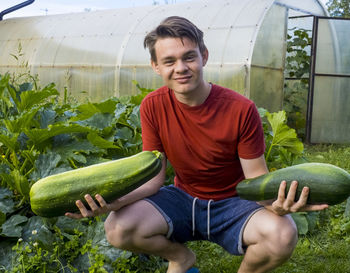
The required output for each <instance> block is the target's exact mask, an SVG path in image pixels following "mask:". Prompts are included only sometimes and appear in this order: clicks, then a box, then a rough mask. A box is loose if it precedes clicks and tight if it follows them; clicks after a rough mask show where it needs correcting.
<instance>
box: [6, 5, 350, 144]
mask: <svg viewBox="0 0 350 273" xmlns="http://www.w3.org/2000/svg"><path fill="white" fill-rule="evenodd" d="M171 15H181V16H184V17H187V18H189V19H190V20H192V21H193V22H194V23H195V24H196V25H198V27H199V28H201V29H202V30H203V32H204V37H205V43H206V45H207V47H208V49H209V61H208V63H207V65H206V67H205V77H206V79H207V80H208V81H211V82H214V83H217V84H220V85H223V86H226V87H229V88H232V89H234V90H236V91H238V92H240V93H241V94H244V95H245V96H247V97H249V98H251V99H252V100H253V101H254V102H255V103H256V104H257V106H258V107H264V108H266V109H268V110H269V111H277V110H280V109H282V108H283V98H284V86H285V84H286V82H287V81H293V80H295V81H298V80H299V79H293V78H290V77H286V73H285V65H286V56H287V55H288V54H287V34H288V33H290V30H293V29H296V28H302V29H305V30H307V31H310V35H311V34H312V31H313V32H314V33H315V32H316V27H315V26H314V25H316V24H315V22H316V19H315V18H317V29H318V35H317V40H316V38H315V37H316V36H315V35H314V34H313V38H315V39H314V40H313V42H314V47H313V50H314V51H313V52H315V54H314V55H313V59H312V62H311V70H312V71H310V72H311V73H309V75H307V77H308V78H310V84H311V85H310V92H309V94H308V107H307V109H308V110H307V112H308V113H307V135H308V140H309V141H310V142H316V143H322V142H335V143H336V142H341V143H343V142H348V141H349V137H348V136H349V134H350V112H349V110H348V109H347V108H346V106H347V105H348V104H349V102H350V95H349V92H350V90H349V86H350V78H349V75H350V49H349V44H350V43H349V37H350V33H349V29H350V26H349V23H350V22H349V21H348V20H336V19H334V20H329V19H327V18H328V17H325V16H327V11H326V9H325V7H324V6H323V5H322V4H321V2H320V1H318V0H303V1H301V0H298V1H296V0H293V1H292V0H247V1H240V0H215V1H214V0H211V1H210V0H207V1H191V2H185V3H178V4H173V5H156V6H154V5H153V6H146V7H134V8H123V9H113V10H105V11H95V12H85V13H75V14H63V15H51V16H35V17H25V18H9V19H6V18H5V19H4V20H3V21H0V35H1V39H0V48H1V51H0V73H4V72H6V71H17V72H20V71H21V70H23V69H30V71H31V72H32V73H34V74H37V75H38V77H39V79H40V82H41V83H42V84H47V83H49V82H55V83H56V85H57V87H58V89H59V90H60V92H62V90H64V89H66V90H68V92H69V93H70V94H72V95H73V96H74V97H76V98H78V99H80V100H83V99H86V98H87V97H88V98H89V99H91V100H92V101H99V100H102V99H105V98H108V97H111V96H117V97H119V96H123V95H131V94H136V93H137V92H138V90H137V87H136V85H135V81H136V82H137V83H139V84H140V86H142V87H145V88H156V87H159V86H160V85H161V84H162V82H161V79H160V78H159V77H158V76H157V75H156V74H155V73H154V72H153V71H152V69H151V67H150V57H149V53H148V52H147V51H146V50H145V49H144V48H143V38H144V36H145V35H146V33H147V32H148V31H150V30H151V29H152V28H153V27H154V26H156V25H157V24H158V23H159V22H160V21H161V20H162V19H164V18H165V17H167V16H171ZM316 44H318V46H317V47H316ZM316 49H317V51H316ZM307 50H308V51H309V52H308V53H309V54H310V51H311V48H309V49H307ZM13 55H20V56H21V58H14V57H13ZM316 56H317V62H316ZM286 78H288V79H286Z"/></svg>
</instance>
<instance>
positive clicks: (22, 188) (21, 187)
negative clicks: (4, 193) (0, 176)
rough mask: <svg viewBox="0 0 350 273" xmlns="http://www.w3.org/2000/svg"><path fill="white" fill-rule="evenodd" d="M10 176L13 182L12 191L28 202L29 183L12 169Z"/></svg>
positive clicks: (18, 172) (17, 171)
mask: <svg viewBox="0 0 350 273" xmlns="http://www.w3.org/2000/svg"><path fill="white" fill-rule="evenodd" d="M10 176H11V177H12V179H13V182H14V189H15V190H17V192H18V193H19V194H21V195H22V196H23V197H25V198H26V199H27V200H29V189H30V188H29V181H28V179H27V178H26V177H25V176H24V175H22V174H21V173H20V171H19V170H17V169H14V170H13V171H11V173H10Z"/></svg>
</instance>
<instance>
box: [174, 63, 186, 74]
mask: <svg viewBox="0 0 350 273" xmlns="http://www.w3.org/2000/svg"><path fill="white" fill-rule="evenodd" d="M187 69H188V66H187V64H186V62H184V61H183V60H178V61H177V62H176V64H175V72H177V73H182V72H184V71H187Z"/></svg>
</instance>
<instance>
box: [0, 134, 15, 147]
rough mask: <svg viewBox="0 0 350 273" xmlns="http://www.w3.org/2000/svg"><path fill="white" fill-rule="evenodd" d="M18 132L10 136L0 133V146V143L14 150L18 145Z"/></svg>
mask: <svg viewBox="0 0 350 273" xmlns="http://www.w3.org/2000/svg"><path fill="white" fill-rule="evenodd" d="M17 138H18V134H14V135H12V136H8V135H5V134H1V133H0V146H2V145H1V144H3V145H5V146H6V147H7V148H8V149H10V150H12V151H16V150H17V149H18V147H19V144H18V142H17Z"/></svg>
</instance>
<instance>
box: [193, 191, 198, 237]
mask: <svg viewBox="0 0 350 273" xmlns="http://www.w3.org/2000/svg"><path fill="white" fill-rule="evenodd" d="M197 199H198V198H197V197H195V198H194V199H193V202H192V236H193V237H194V232H195V228H196V222H195V221H196V218H195V208H196V201H197Z"/></svg>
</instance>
